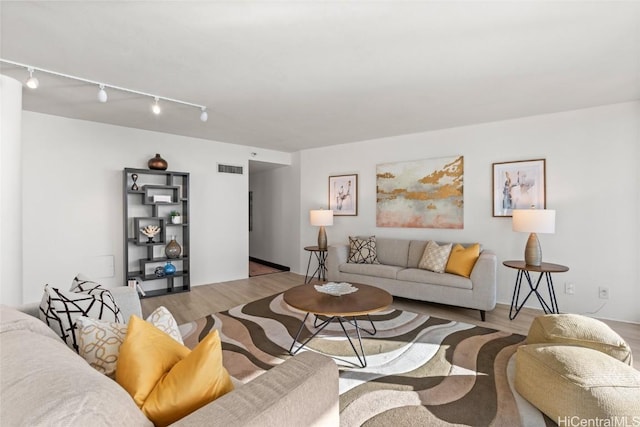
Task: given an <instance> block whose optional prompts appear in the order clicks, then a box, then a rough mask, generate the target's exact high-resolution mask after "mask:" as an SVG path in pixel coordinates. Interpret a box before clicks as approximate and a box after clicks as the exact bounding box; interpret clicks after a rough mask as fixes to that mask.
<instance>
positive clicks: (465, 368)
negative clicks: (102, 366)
mask: <svg viewBox="0 0 640 427" xmlns="http://www.w3.org/2000/svg"><path fill="white" fill-rule="evenodd" d="M304 315H305V313H303V312H300V311H298V310H294V309H292V308H291V307H289V306H288V305H287V304H286V303H285V302H284V301H283V299H282V294H277V295H273V296H270V297H267V298H263V299H260V300H257V301H253V302H251V303H248V304H243V305H240V306H238V307H234V308H232V309H230V310H227V311H224V312H221V313H215V314H212V315H209V316H206V317H204V318H202V319H199V320H196V321H194V322H190V323H186V324H184V325H181V326H180V330H181V332H182V334H183V337H184V341H185V344H186V345H187V346H189V347H191V348H193V347H194V346H195V345H196V344H197V342H198V341H199V340H200V339H201V338H203V337H204V336H205V335H206V334H207V333H209V332H210V331H211V330H212V329H218V330H220V333H221V334H220V336H221V338H222V349H223V357H224V365H225V367H226V368H227V369H228V370H229V373H230V374H231V375H232V376H234V377H235V378H237V379H239V380H240V381H242V382H248V381H250V380H252V379H253V378H255V377H256V376H258V375H260V374H262V373H263V372H265V371H266V370H268V369H270V368H271V367H273V366H275V365H278V364H280V363H282V362H283V361H284V360H286V359H288V358H289V357H291V356H290V355H289V353H288V349H289V348H290V346H291V343H292V341H293V337H294V336H295V334H296V332H297V330H298V327H299V326H300V322H301V321H302V319H303V318H304ZM371 317H372V319H373V321H374V322H375V326H376V328H377V330H378V332H377V334H376V335H375V336H368V335H367V334H366V333H363V335H362V337H363V344H364V347H365V352H366V355H367V363H368V366H367V367H366V368H354V367H353V364H354V363H356V360H355V356H354V354H353V350H352V349H351V347H350V345H349V343H348V342H347V341H346V338H345V337H344V333H343V331H342V330H341V329H340V326H339V324H335V325H333V324H331V325H329V326H328V327H327V328H326V329H325V330H324V331H323V332H322V333H321V336H320V337H317V338H315V339H313V340H312V341H311V342H310V343H309V344H308V347H310V348H311V349H312V350H313V351H318V352H321V353H324V354H327V355H331V356H332V357H334V360H336V363H337V364H338V366H339V367H340V424H341V425H342V426H360V425H367V426H391V425H393V426H427V425H428V426H433V425H439V426H440V425H443V426H444V425H472V426H489V425H494V426H518V425H527V426H533V425H555V424H554V423H553V422H551V420H550V419H548V418H547V417H545V416H544V415H543V414H542V413H540V412H539V411H538V410H537V409H536V408H534V407H533V406H531V405H530V404H529V403H528V402H527V401H525V400H524V399H523V398H522V397H521V396H520V395H518V394H517V393H516V392H515V390H514V387H513V381H512V372H513V370H514V369H513V358H512V356H513V355H514V353H515V351H516V349H517V347H518V345H520V344H521V343H522V341H523V340H524V337H523V336H522V335H517V334H511V333H508V332H501V331H497V330H494V329H489V328H483V327H479V326H474V325H471V324H466V323H460V322H454V321H449V320H443V319H438V318H435V317H430V316H427V315H424V314H416V313H411V312H408V311H402V310H394V309H390V310H388V311H384V312H380V313H377V314H375V315H372V316H371ZM312 318H313V316H309V320H307V324H306V328H307V330H306V331H303V334H302V336H301V337H300V340H304V339H305V337H308V336H310V335H311V332H309V331H313V330H314V326H313V319H312ZM363 320H364V319H363ZM362 323H363V326H365V327H366V326H367V325H368V322H366V321H363V322H362ZM347 330H348V331H349V332H351V333H355V332H354V331H353V328H351V329H347ZM303 351H304V350H303Z"/></svg>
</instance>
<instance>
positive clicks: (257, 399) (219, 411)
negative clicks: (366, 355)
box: [173, 351, 340, 427]
mask: <svg viewBox="0 0 640 427" xmlns="http://www.w3.org/2000/svg"><path fill="white" fill-rule="evenodd" d="M338 405H339V404H338V367H337V366H336V364H335V362H334V361H333V360H332V359H330V358H328V357H326V356H323V355H321V354H318V353H313V352H310V351H306V352H304V353H301V354H298V355H297V356H295V357H293V358H291V359H289V360H287V361H285V362H284V363H282V364H281V365H278V366H276V367H274V368H271V369H270V370H268V371H267V372H265V373H264V374H262V375H260V376H259V377H258V378H256V379H254V380H252V381H250V382H248V383H247V384H244V385H242V386H241V387H238V388H237V389H236V390H234V391H232V392H230V393H228V394H226V395H224V396H222V397H220V398H218V399H216V400H214V401H213V402H211V403H209V404H208V405H206V406H203V407H202V408H200V409H198V410H197V411H195V412H193V413H191V414H190V415H188V416H186V417H184V418H182V419H181V420H179V421H177V422H176V423H175V424H173V425H174V426H183V427H188V426H203V425H213V424H215V425H220V426H227V427H235V426H255V427H258V426H260V427H263V426H264V427H271V426H273V427H276V426H277V427H287V426H291V427H294V426H337V425H339V423H340V420H339V413H338V411H339V406H338Z"/></svg>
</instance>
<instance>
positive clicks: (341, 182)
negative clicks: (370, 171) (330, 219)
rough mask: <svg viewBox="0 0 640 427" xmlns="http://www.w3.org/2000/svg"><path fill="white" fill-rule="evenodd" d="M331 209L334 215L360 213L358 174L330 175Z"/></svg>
mask: <svg viewBox="0 0 640 427" xmlns="http://www.w3.org/2000/svg"><path fill="white" fill-rule="evenodd" d="M329 209H331V210H332V211H333V215H334V216H357V215H358V174H351V175H335V176H330V177H329Z"/></svg>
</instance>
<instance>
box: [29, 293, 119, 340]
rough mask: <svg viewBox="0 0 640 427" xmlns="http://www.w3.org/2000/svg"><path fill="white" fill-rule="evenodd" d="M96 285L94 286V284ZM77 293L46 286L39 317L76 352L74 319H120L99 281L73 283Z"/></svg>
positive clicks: (76, 338) (112, 302) (111, 320)
mask: <svg viewBox="0 0 640 427" xmlns="http://www.w3.org/2000/svg"><path fill="white" fill-rule="evenodd" d="M94 285H95V286H94ZM74 289H75V290H76V291H77V292H72V291H62V290H60V289H56V288H53V287H51V286H49V285H45V287H44V294H43V295H42V300H41V301H40V320H42V321H43V322H45V323H46V324H47V325H49V327H50V328H51V329H53V331H54V332H55V333H57V334H58V335H59V336H60V338H62V340H63V341H64V342H65V343H66V344H67V345H68V346H69V347H71V348H73V349H74V350H75V351H78V337H77V334H76V326H75V321H76V319H77V318H78V317H81V316H86V317H93V318H95V319H100V320H107V321H110V322H119V323H122V322H123V318H122V315H121V314H120V309H119V308H118V306H117V304H116V302H115V300H114V299H113V296H112V295H111V292H109V291H108V290H107V289H104V288H102V287H101V286H100V285H98V284H95V283H94V284H90V285H88V286H84V287H83V286H81V285H78V286H75V287H74Z"/></svg>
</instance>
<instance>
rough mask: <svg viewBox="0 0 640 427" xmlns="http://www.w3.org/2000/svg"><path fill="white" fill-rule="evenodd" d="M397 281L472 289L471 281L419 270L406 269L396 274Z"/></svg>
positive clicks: (452, 275)
mask: <svg viewBox="0 0 640 427" xmlns="http://www.w3.org/2000/svg"><path fill="white" fill-rule="evenodd" d="M396 278H397V279H398V280H403V281H405V282H416V283H428V284H431V285H442V286H451V287H453V288H461V289H473V283H472V282H471V279H467V278H466V277H462V276H457V275H455V274H449V273H434V272H433V271H429V270H421V269H419V268H407V269H404V270H402V271H399V272H398V275H397V276H396Z"/></svg>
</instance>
